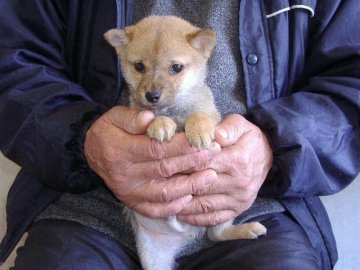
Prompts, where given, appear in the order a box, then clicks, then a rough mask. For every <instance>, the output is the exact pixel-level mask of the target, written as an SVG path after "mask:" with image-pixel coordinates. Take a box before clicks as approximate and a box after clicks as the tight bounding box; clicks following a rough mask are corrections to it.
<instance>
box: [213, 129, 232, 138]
mask: <svg viewBox="0 0 360 270" xmlns="http://www.w3.org/2000/svg"><path fill="white" fill-rule="evenodd" d="M216 133H218V134H219V135H220V136H221V137H222V138H223V139H224V140H227V139H229V134H228V133H227V132H226V131H225V130H224V129H220V128H219V129H217V130H216Z"/></svg>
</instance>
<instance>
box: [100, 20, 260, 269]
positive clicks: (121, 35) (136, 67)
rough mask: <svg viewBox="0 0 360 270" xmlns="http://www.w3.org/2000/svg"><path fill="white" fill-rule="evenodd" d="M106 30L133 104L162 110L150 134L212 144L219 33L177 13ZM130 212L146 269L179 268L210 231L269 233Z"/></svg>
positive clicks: (221, 236)
mask: <svg viewBox="0 0 360 270" xmlns="http://www.w3.org/2000/svg"><path fill="white" fill-rule="evenodd" d="M104 36H105V39H106V40H107V41H108V42H109V43H110V44H111V45H112V46H113V47H115V49H116V52H117V54H118V56H119V58H120V60H121V68H122V72H123V76H124V78H125V81H126V82H127V84H128V88H129V104H130V107H133V108H141V109H146V110H151V111H153V112H154V114H155V116H156V117H155V119H154V120H153V121H152V122H151V124H150V125H149V127H148V129H147V134H148V135H149V136H150V137H151V138H153V139H156V140H158V141H160V142H163V141H167V140H170V139H171V138H172V136H173V135H174V134H175V132H180V131H184V132H185V135H186V138H187V140H188V141H189V143H190V144H191V145H193V146H194V147H196V148H198V149H203V148H208V147H209V146H210V145H211V143H212V141H213V139H214V132H215V126H216V125H217V124H218V122H219V121H220V114H219V112H218V110H217V109H216V106H215V104H214V100H213V95H212V92H211V90H210V89H209V88H208V86H207V85H206V84H205V78H206V70H207V67H206V64H207V60H208V59H209V57H210V55H211V53H212V51H213V49H214V47H215V44H216V36H215V33H214V32H213V31H211V30H206V29H199V28H197V27H194V26H193V25H191V24H190V23H188V22H186V21H184V20H182V19H180V18H177V17H173V16H150V17H147V18H145V19H143V20H142V21H140V22H139V23H137V24H136V25H133V26H129V27H126V28H125V29H112V30H109V31H108V32H106V33H105V35H104ZM126 213H127V215H128V217H129V220H130V221H131V223H132V226H133V229H134V232H135V238H136V245H137V250H138V254H139V257H140V260H141V264H142V267H143V268H144V269H146V270H150V269H151V270H157V269H158V270H170V269H173V268H174V267H175V264H174V262H175V257H176V255H177V254H178V253H179V252H180V251H181V250H182V249H183V248H184V247H186V245H187V244H190V243H191V242H193V241H195V240H196V238H197V237H200V236H202V235H203V234H205V233H206V232H207V236H208V237H209V238H210V239H211V240H213V241H224V240H232V239H255V238H257V237H258V236H259V235H262V234H265V233H266V228H265V227H264V226H263V225H261V224H260V223H258V222H252V223H244V224H240V225H232V222H233V221H232V220H231V221H229V222H226V223H223V224H220V225H217V226H213V227H209V228H205V227H200V226H191V225H188V224H184V223H182V222H180V221H178V220H177V219H176V217H175V216H173V217H169V218H163V219H151V218H148V217H145V216H143V215H141V214H139V213H137V212H136V211H134V210H132V209H130V208H126Z"/></svg>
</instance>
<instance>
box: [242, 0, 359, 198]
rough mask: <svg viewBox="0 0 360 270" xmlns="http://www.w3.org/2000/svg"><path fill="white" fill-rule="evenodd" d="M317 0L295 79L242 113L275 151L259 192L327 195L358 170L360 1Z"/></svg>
mask: <svg viewBox="0 0 360 270" xmlns="http://www.w3.org/2000/svg"><path fill="white" fill-rule="evenodd" d="M320 2H321V1H318V8H317V9H316V16H315V17H314V19H312V24H311V25H310V27H309V29H310V31H312V32H311V33H310V35H309V40H308V42H307V44H308V49H307V53H306V58H305V65H304V73H303V74H304V75H303V76H302V77H301V79H300V83H299V84H297V86H296V87H295V88H294V89H291V90H290V91H291V94H289V95H284V96H283V97H280V98H278V99H275V100H272V101H270V102H267V103H264V104H261V105H258V106H256V107H254V108H253V109H251V110H250V111H249V114H248V116H247V117H248V119H249V120H251V121H252V122H254V123H255V124H257V125H258V126H259V127H260V128H261V129H262V130H263V131H264V132H265V133H266V134H267V136H268V138H269V141H270V143H271V145H272V148H273V152H274V163H273V167H272V169H271V171H270V173H269V175H268V178H267V180H266V181H265V183H264V185H263V187H262V189H261V191H260V195H263V196H272V197H280V198H286V197H307V196H314V195H326V194H332V193H335V192H337V191H340V190H341V189H342V188H344V187H346V186H347V185H348V184H349V183H350V182H351V181H352V180H353V179H354V178H355V177H356V175H357V174H358V172H359V171H360V127H359V125H360V31H359V25H360V16H359V14H360V8H359V3H358V2H357V1H329V2H331V4H330V3H329V2H328V1H324V3H323V4H322V6H321V4H320ZM340 2H341V3H340ZM294 34H295V33H294ZM296 34H297V35H299V34H300V33H296ZM284 92H288V91H284Z"/></svg>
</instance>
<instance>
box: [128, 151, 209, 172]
mask: <svg viewBox="0 0 360 270" xmlns="http://www.w3.org/2000/svg"><path fill="white" fill-rule="evenodd" d="M214 151H215V150H211V149H210V150H209V149H204V150H201V151H197V152H195V153H191V154H187V155H182V156H178V157H171V158H166V159H161V160H155V161H151V162H140V163H134V164H132V165H131V167H130V168H129V169H130V170H131V171H133V173H134V177H136V178H139V179H159V178H164V177H170V176H173V175H175V174H178V173H182V172H184V171H188V170H190V169H191V168H194V167H200V166H201V165H202V164H205V163H206V162H208V161H209V160H210V159H211V158H212V157H213V156H214Z"/></svg>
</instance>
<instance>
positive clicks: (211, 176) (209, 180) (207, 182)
mask: <svg viewBox="0 0 360 270" xmlns="http://www.w3.org/2000/svg"><path fill="white" fill-rule="evenodd" d="M216 179H217V174H216V173H215V172H214V171H212V172H211V173H209V174H208V175H207V176H205V181H204V185H205V186H206V187H208V186H211V185H212V184H214V183H215V181H216Z"/></svg>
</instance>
